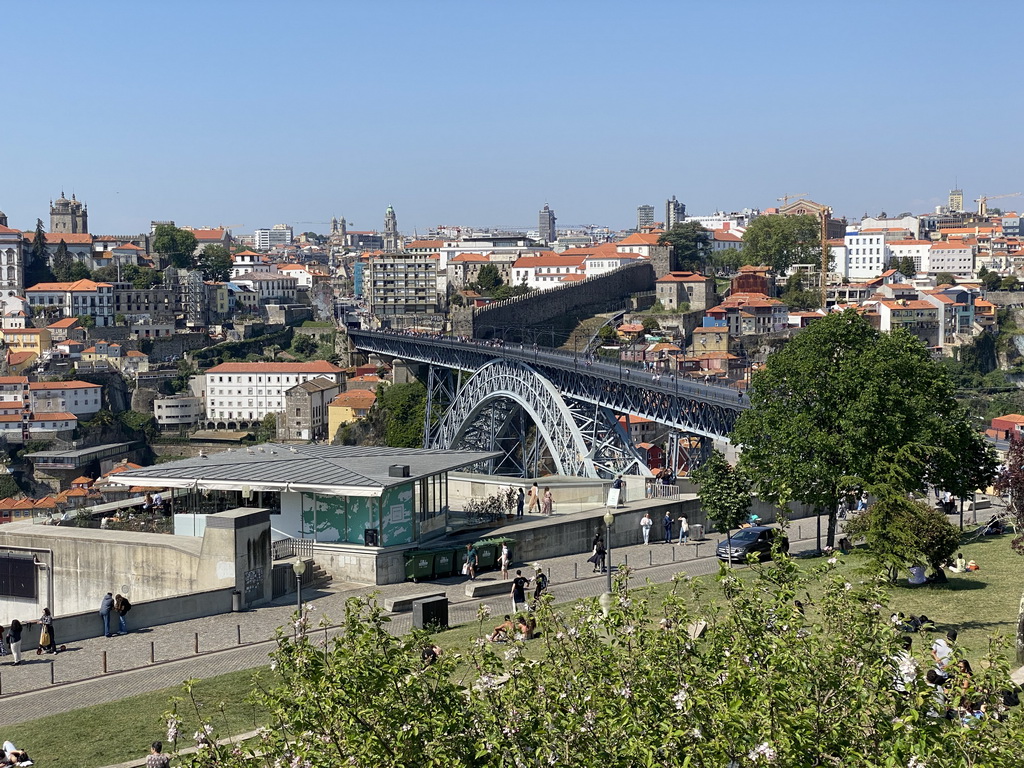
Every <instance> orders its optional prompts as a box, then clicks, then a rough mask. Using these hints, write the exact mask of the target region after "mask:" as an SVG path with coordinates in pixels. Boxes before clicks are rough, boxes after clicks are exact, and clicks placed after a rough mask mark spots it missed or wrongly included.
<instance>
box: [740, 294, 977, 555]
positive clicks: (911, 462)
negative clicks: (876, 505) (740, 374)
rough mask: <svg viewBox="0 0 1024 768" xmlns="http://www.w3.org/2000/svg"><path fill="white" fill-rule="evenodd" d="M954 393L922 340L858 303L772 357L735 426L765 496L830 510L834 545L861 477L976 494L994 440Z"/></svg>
mask: <svg viewBox="0 0 1024 768" xmlns="http://www.w3.org/2000/svg"><path fill="white" fill-rule="evenodd" d="M953 395H954V389H953V386H952V384H951V382H950V381H949V378H948V377H947V376H946V375H945V372H944V370H943V369H942V368H941V367H940V366H939V365H937V364H936V363H935V362H934V361H933V360H932V359H931V356H930V355H929V353H928V350H927V348H925V346H924V345H923V344H922V343H921V342H920V341H918V340H917V339H915V338H914V337H913V336H911V335H910V334H909V333H906V332H905V331H902V330H897V331H893V332H892V333H879V332H878V331H876V330H874V329H873V328H872V327H871V325H870V324H869V323H868V321H867V320H865V319H864V318H863V317H861V316H860V315H858V314H857V313H856V312H854V311H852V310H848V311H846V312H843V313H834V314H830V315H827V316H825V317H823V318H822V319H821V320H817V321H815V322H814V323H811V325H809V326H808V327H807V328H806V329H805V330H803V331H802V332H801V333H800V334H799V335H797V336H796V337H795V338H794V339H793V340H792V341H790V342H789V343H788V344H787V345H786V346H784V347H782V348H781V349H780V350H779V351H777V352H775V353H774V354H773V355H771V356H770V357H769V358H768V361H767V363H766V365H765V367H764V368H763V369H762V370H760V371H758V372H757V373H755V374H754V376H753V381H752V387H751V392H750V403H751V406H752V407H751V408H750V409H748V410H746V411H744V412H743V413H742V414H741V415H740V418H739V420H738V421H737V423H736V428H735V430H734V431H733V433H732V435H731V437H732V440H733V441H734V442H735V443H737V444H739V445H741V446H742V452H741V454H740V465H741V467H743V468H745V469H746V470H747V471H748V472H749V473H750V476H751V477H752V478H753V479H754V481H755V482H756V484H757V486H758V487H759V489H760V491H761V493H762V494H763V495H764V496H765V497H767V498H773V499H782V498H785V499H786V500H790V499H795V500H798V501H802V502H804V503H807V504H810V505H812V506H814V507H816V508H818V509H822V510H826V511H827V512H828V513H829V526H828V544H829V545H831V546H834V544H835V516H836V508H837V504H838V501H839V498H840V495H841V493H842V492H843V490H844V489H845V488H848V487H849V486H850V485H852V484H860V485H878V484H881V483H883V482H885V483H889V484H890V485H892V486H893V487H895V488H896V489H897V490H899V491H904V492H906V491H912V490H921V489H923V488H924V486H925V484H926V483H932V484H935V485H937V486H939V487H941V488H945V489H948V490H950V491H952V492H953V493H958V494H965V493H968V492H969V491H970V490H972V489H974V488H977V487H982V485H983V484H986V483H987V482H988V481H989V479H990V478H991V477H992V474H993V472H994V468H995V465H996V461H995V457H994V454H993V451H992V449H991V448H990V447H988V445H987V443H985V441H984V440H983V438H982V437H981V436H980V435H979V434H977V433H976V432H975V431H974V430H973V429H972V428H971V426H970V424H969V423H968V420H967V415H966V413H965V411H964V409H963V408H962V407H961V406H960V405H959V404H958V403H957V402H956V400H955V399H954V396H953Z"/></svg>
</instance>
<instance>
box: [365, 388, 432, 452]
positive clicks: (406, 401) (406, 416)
mask: <svg viewBox="0 0 1024 768" xmlns="http://www.w3.org/2000/svg"><path fill="white" fill-rule="evenodd" d="M426 409H427V390H426V387H424V386H423V385H422V384H421V383H420V382H418V381H414V382H411V383H409V384H392V385H390V386H381V387H378V388H377V402H375V403H374V404H373V410H374V411H376V414H374V417H375V419H376V420H378V421H382V422H383V425H382V426H383V429H381V430H380V431H381V433H382V434H383V438H384V444H385V445H388V446H391V447H392V448H422V447H423V424H424V419H425V418H426V412H427V411H426Z"/></svg>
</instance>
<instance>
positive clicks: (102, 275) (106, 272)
mask: <svg viewBox="0 0 1024 768" xmlns="http://www.w3.org/2000/svg"><path fill="white" fill-rule="evenodd" d="M92 279H93V280H95V281H96V282H97V283H116V282H117V280H118V277H117V267H114V266H109V267H100V268H99V269H94V270H93V272H92Z"/></svg>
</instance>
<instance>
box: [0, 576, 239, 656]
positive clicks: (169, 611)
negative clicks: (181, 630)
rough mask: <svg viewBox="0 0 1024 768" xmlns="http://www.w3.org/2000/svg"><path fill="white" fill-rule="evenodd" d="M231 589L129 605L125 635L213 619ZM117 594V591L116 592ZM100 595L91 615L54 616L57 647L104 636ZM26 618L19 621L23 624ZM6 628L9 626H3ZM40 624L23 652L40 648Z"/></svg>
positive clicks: (227, 604) (113, 620) (27, 636)
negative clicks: (193, 620) (186, 622)
mask: <svg viewBox="0 0 1024 768" xmlns="http://www.w3.org/2000/svg"><path fill="white" fill-rule="evenodd" d="M233 591H234V590H233V589H232V588H225V589H214V590H209V591H207V592H195V593H193V594H189V595H176V596H174V597H165V598H162V599H160V600H146V601H141V602H135V601H134V600H133V601H132V609H131V610H130V611H129V612H128V615H127V616H126V617H125V621H127V623H128V631H129V632H131V631H134V630H137V629H141V628H144V627H155V626H158V625H160V624H173V623H174V622H176V621H187V620H189V619H199V618H202V617H203V616H216V615H218V614H221V613H230V611H231V593H232V592H233ZM115 594H116V590H115ZM102 597H103V596H102V595H100V597H99V599H97V600H96V608H95V609H94V610H91V611H83V612H81V613H73V614H69V615H66V616H62V615H59V614H58V615H57V616H56V617H55V618H54V620H53V628H54V635H55V636H56V639H57V645H61V644H65V643H73V642H75V641H77V640H84V639H85V638H87V637H98V636H99V635H102V634H103V619H102V618H101V617H100V614H99V604H100V600H101V599H102ZM41 613H42V611H39V613H37V614H33V615H32V616H31V617H30V620H31V621H35V620H36V619H38V618H39V615H40V614H41ZM26 618H29V617H21V619H20V620H21V622H22V624H25V619H26ZM110 625H111V630H113V631H115V632H116V631H117V614H116V613H111V616H110ZM5 626H9V622H6V623H5ZM40 632H41V627H40V625H39V624H32V625H27V626H26V628H25V632H24V634H23V635H22V638H23V639H22V643H23V644H22V649H23V650H25V651H32V650H34V649H35V648H36V646H38V645H39V634H40Z"/></svg>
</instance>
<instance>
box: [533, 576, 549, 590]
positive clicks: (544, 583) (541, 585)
mask: <svg viewBox="0 0 1024 768" xmlns="http://www.w3.org/2000/svg"><path fill="white" fill-rule="evenodd" d="M535 581H536V585H537V589H540V590H544V589H547V588H548V576H547V574H546V573H538V574H537V578H536V580H535Z"/></svg>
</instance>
